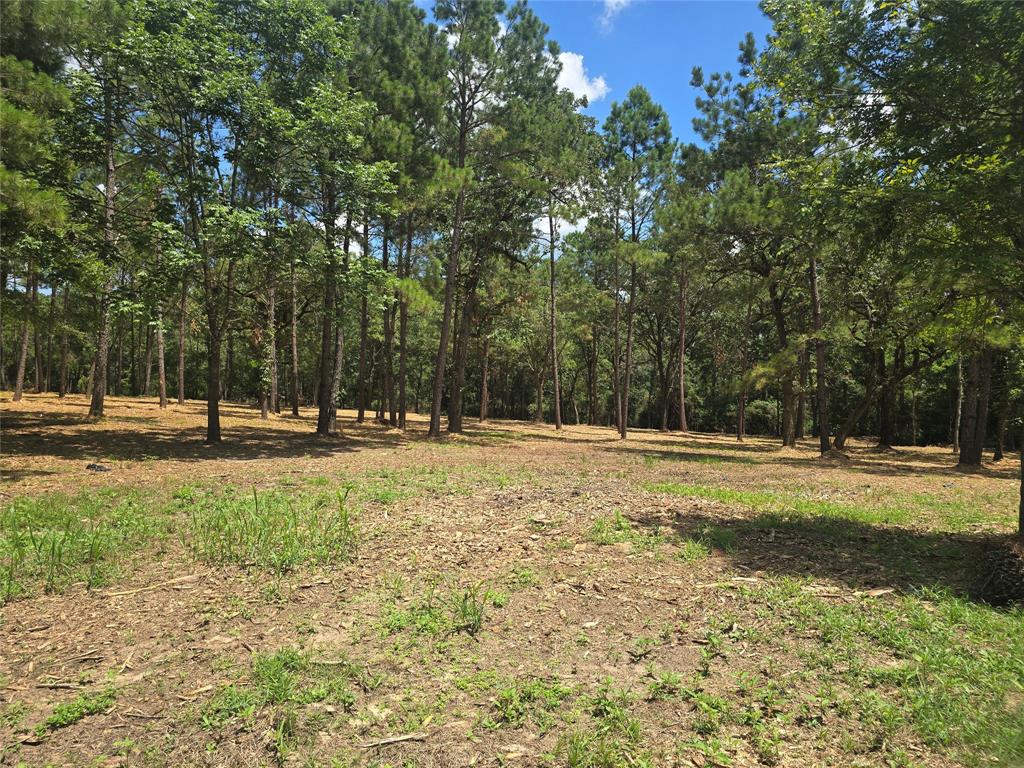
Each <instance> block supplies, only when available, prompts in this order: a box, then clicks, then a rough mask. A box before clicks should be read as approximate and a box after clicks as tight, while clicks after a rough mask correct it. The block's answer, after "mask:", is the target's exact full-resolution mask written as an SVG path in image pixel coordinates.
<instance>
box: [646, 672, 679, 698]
mask: <svg viewBox="0 0 1024 768" xmlns="http://www.w3.org/2000/svg"><path fill="white" fill-rule="evenodd" d="M647 674H648V675H649V676H650V677H651V678H653V680H652V681H651V684H650V685H648V686H647V700H648V701H661V700H663V699H671V698H674V697H676V696H678V695H679V693H680V691H682V689H683V678H682V676H681V675H679V674H678V673H676V672H671V671H668V670H661V671H658V670H655V669H654V668H653V667H652V668H650V669H648V670H647Z"/></svg>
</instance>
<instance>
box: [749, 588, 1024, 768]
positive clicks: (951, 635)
mask: <svg viewBox="0 0 1024 768" xmlns="http://www.w3.org/2000/svg"><path fill="white" fill-rule="evenodd" d="M759 594H760V596H761V597H762V598H763V599H764V600H765V602H766V604H767V605H768V606H769V607H770V613H771V614H772V615H773V616H774V620H775V621H779V622H783V623H788V622H792V623H794V624H795V625H797V626H803V627H805V628H806V631H811V632H815V633H817V634H818V636H819V638H820V640H819V647H821V648H822V649H828V652H827V653H817V652H809V653H807V654H805V660H806V661H807V663H808V664H809V665H810V666H811V668H812V669H813V671H814V672H813V673H814V674H815V676H816V677H818V678H819V679H821V680H823V681H824V682H825V683H828V682H830V681H832V680H837V681H840V682H842V683H844V684H846V685H847V686H850V687H852V688H853V689H854V690H864V691H865V694H864V695H862V696H858V697H855V698H854V699H853V700H852V701H851V702H850V703H849V706H851V709H852V713H851V714H852V716H853V717H855V718H856V719H858V720H859V721H860V722H861V723H862V724H863V726H864V727H865V728H866V729H867V731H868V732H869V733H872V734H874V735H873V740H874V741H873V743H874V744H876V745H883V744H888V743H890V742H891V741H892V738H891V737H892V735H893V734H895V733H896V732H897V731H898V730H900V729H901V728H905V727H909V728H912V729H913V730H914V731H916V732H917V733H918V735H919V736H920V737H921V738H922V739H923V741H924V742H925V743H926V744H927V745H928V746H929V747H931V748H934V749H936V750H939V751H941V752H951V753H953V754H955V755H957V756H958V757H959V758H960V759H961V760H963V761H964V762H965V764H967V765H983V764H987V763H990V762H999V763H1001V764H1009V765H1014V764H1020V763H1021V762H1022V761H1024V609H1020V608H1017V609H1014V610H1011V611H1000V610H996V609H993V608H991V607H989V606H986V605H980V604H975V603H972V602H970V601H967V600H964V599H962V598H960V597H957V596H955V595H952V594H950V593H948V592H943V591H936V590H922V591H920V592H919V593H917V594H914V595H908V596H905V597H899V598H892V599H884V600H882V599H871V598H867V599H863V600H861V601H859V602H858V603H855V604H852V605H842V604H839V605H837V604H832V603H830V602H828V601H825V600H822V599H820V598H817V597H814V596H812V595H808V594H806V593H803V592H801V591H800V590H799V589H793V588H792V585H791V584H788V583H782V584H779V585H775V586H772V587H766V588H764V589H763V590H761V591H760V592H759ZM869 659H871V660H878V659H889V661H888V663H885V664H883V665H879V664H878V662H877V661H870V662H869V661H868V660H869ZM814 710H815V711H820V706H819V705H815V707H814ZM805 716H806V717H816V715H814V712H813V711H811V710H808V712H807V713H806V714H805Z"/></svg>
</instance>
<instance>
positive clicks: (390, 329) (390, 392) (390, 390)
mask: <svg viewBox="0 0 1024 768" xmlns="http://www.w3.org/2000/svg"><path fill="white" fill-rule="evenodd" d="M390 223H391V222H390V221H388V220H387V219H386V218H385V220H384V231H383V236H382V238H381V267H382V268H383V270H384V272H385V273H387V270H388V266H389V265H388V234H389V233H388V230H389V229H390ZM401 260H402V253H401V245H400V244H399V247H398V262H401ZM399 271H400V270H399V269H397V268H396V273H397V272H399ZM394 341H395V298H394V297H393V296H392V297H391V298H390V299H389V300H388V302H387V303H386V305H385V307H384V370H383V371H382V373H383V375H384V396H383V397H382V398H381V402H382V404H383V403H384V401H385V400H386V401H387V413H388V424H390V425H391V426H392V427H397V426H398V413H397V412H396V408H395V371H394V365H393V361H392V357H393V354H392V353H393V347H394Z"/></svg>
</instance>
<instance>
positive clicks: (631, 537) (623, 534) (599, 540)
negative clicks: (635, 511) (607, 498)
mask: <svg viewBox="0 0 1024 768" xmlns="http://www.w3.org/2000/svg"><path fill="white" fill-rule="evenodd" d="M587 539H588V540H589V541H592V542H594V543H595V544H600V545H602V546H608V545H611V544H621V543H629V544H632V545H633V546H635V547H637V548H638V549H647V550H650V549H656V548H657V547H658V546H659V545H660V544H662V543H664V541H665V539H664V538H663V537H661V536H658V535H657V534H651V533H646V532H644V531H638V530H636V529H635V528H633V526H632V525H631V524H630V522H629V520H627V519H626V518H625V517H623V515H622V513H621V512H619V511H618V510H616V512H615V517H599V518H598V519H597V520H595V521H594V524H593V525H592V526H590V530H589V531H587Z"/></svg>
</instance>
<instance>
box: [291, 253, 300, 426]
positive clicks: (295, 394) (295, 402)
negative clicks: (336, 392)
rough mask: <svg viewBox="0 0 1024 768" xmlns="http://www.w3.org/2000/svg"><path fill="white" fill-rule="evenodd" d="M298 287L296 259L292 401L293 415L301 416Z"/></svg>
mask: <svg viewBox="0 0 1024 768" xmlns="http://www.w3.org/2000/svg"><path fill="white" fill-rule="evenodd" d="M297 293H298V289H297V286H296V278H295V261H294V260H292V262H291V293H290V295H289V299H290V303H291V307H290V309H291V318H290V319H291V332H292V338H291V341H292V381H291V401H292V416H294V417H295V418H298V417H299V397H300V396H301V393H300V391H299V318H298V306H297V296H296V294H297Z"/></svg>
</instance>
